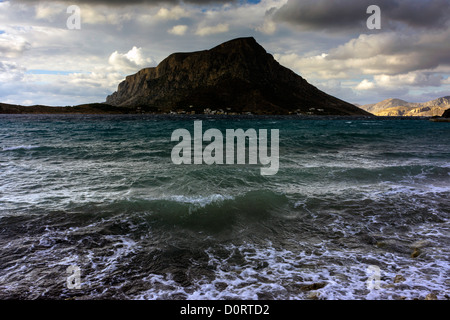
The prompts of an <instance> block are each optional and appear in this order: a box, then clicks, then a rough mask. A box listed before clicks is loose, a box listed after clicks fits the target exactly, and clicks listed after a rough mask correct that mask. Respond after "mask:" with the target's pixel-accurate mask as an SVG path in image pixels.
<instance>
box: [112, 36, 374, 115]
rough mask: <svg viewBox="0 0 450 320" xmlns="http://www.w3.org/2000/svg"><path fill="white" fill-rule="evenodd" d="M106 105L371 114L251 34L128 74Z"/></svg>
mask: <svg viewBox="0 0 450 320" xmlns="http://www.w3.org/2000/svg"><path fill="white" fill-rule="evenodd" d="M106 103H107V104H109V105H113V106H117V107H136V108H140V109H141V110H145V111H147V112H149V111H150V112H151V111H153V112H164V113H167V112H173V113H208V112H214V111H215V112H218V113H228V114H229V113H231V114H234V113H239V114H241V113H252V114H292V113H295V114H297V113H299V114H323V115H369V113H368V112H366V111H364V110H362V109H360V108H358V107H356V106H354V105H352V104H350V103H347V102H345V101H342V100H340V99H337V98H335V97H332V96H330V95H328V94H326V93H324V92H322V91H320V90H319V89H317V88H316V87H314V86H312V85H310V84H309V83H308V82H307V81H306V80H305V79H303V78H302V77H301V76H299V75H297V74H296V73H294V72H293V71H291V70H289V69H287V68H285V67H283V66H282V65H280V64H279V63H278V62H277V61H276V60H275V59H274V57H273V56H272V55H271V54H269V53H267V52H266V50H265V49H264V48H263V47H262V46H261V45H259V44H258V43H257V42H256V40H255V39H254V38H251V37H250V38H238V39H234V40H231V41H228V42H225V43H223V44H221V45H219V46H217V47H214V48H212V49H210V50H204V51H198V52H191V53H174V54H172V55H170V56H169V57H167V58H166V59H164V60H163V61H162V62H161V63H160V64H159V65H158V66H157V67H155V68H146V69H143V70H141V71H139V72H138V73H136V74H134V75H130V76H128V77H127V78H126V79H125V81H123V82H122V83H120V85H119V87H118V90H117V91H116V92H115V93H113V94H112V95H110V96H109V97H108V98H107V100H106Z"/></svg>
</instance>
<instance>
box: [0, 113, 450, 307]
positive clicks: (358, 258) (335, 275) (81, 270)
mask: <svg viewBox="0 0 450 320" xmlns="http://www.w3.org/2000/svg"><path fill="white" fill-rule="evenodd" d="M195 121H202V123H203V129H204V130H207V129H217V130H219V131H221V132H225V131H226V130H227V129H240V128H241V129H243V130H248V129H255V130H261V129H267V130H274V129H275V130H279V169H278V172H277V173H276V174H273V175H262V174H261V170H260V169H261V167H262V166H263V165H262V164H256V165H255V164H250V163H245V164H226V163H225V164H205V163H203V164H175V163H174V162H173V161H172V150H173V148H174V147H175V146H176V144H177V143H176V142H174V141H172V140H171V136H172V133H173V132H174V131H175V130H177V129H186V130H188V131H189V132H193V131H194V122H195ZM206 146H207V143H205V144H204V145H203V147H206ZM449 192H450V123H437V122H430V121H428V120H426V119H415V118H414V119H411V118H407V119H403V118H370V117H326V116H324V117H314V116H251V115H248V116H218V115H216V116H208V115H197V116H195V115H191V116H187V115H0V299H1V300H8V299H21V300H38V299H46V300H67V299H73V300H90V299H94V300H205V301H206V300H403V299H406V300H413V299H419V300H422V299H430V298H431V299H438V300H448V299H449V296H450V260H449V257H450V224H449V222H450V219H449V218H450V197H449Z"/></svg>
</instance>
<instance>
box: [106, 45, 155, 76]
mask: <svg viewBox="0 0 450 320" xmlns="http://www.w3.org/2000/svg"><path fill="white" fill-rule="evenodd" d="M108 62H109V64H110V65H111V66H112V67H113V68H114V70H117V71H121V72H123V73H127V72H136V71H139V69H141V68H143V67H148V66H149V65H151V64H153V63H154V61H153V60H152V59H151V58H146V57H145V55H144V54H143V50H142V48H137V47H133V48H132V49H131V50H130V51H128V52H127V53H119V52H118V51H114V52H113V53H112V54H111V55H110V56H109V60H108Z"/></svg>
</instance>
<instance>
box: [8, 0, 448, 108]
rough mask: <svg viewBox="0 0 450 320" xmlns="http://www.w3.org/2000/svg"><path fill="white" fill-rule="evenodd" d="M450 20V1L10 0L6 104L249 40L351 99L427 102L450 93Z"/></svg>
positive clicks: (86, 91)
mask: <svg viewBox="0 0 450 320" xmlns="http://www.w3.org/2000/svg"><path fill="white" fill-rule="evenodd" d="M73 5H75V6H77V7H78V8H79V9H80V18H81V19H80V28H79V29H77V28H75V29H73V28H69V27H68V25H70V26H74V23H75V22H76V20H74V19H73V18H74V16H73V13H74V11H70V10H69V12H68V8H70V6H73ZM370 5H377V6H379V7H380V9H381V29H379V30H377V29H369V28H368V27H367V20H368V19H369V17H370V16H371V14H370V13H369V14H368V13H367V8H368V7H369V6H370ZM68 22H69V24H68ZM449 25H450V0H352V1H350V0H234V1H228V0H184V1H181V0H169V1H162V0H131V1H122V0H111V1H106V0H94V1H88V0H78V1H77V0H60V1H32V0H9V1H5V0H3V1H2V0H0V102H4V103H12V104H23V105H33V104H46V105H55V106H56V105H62V106H65V105H77V104H81V103H88V102H103V101H105V100H106V96H107V95H109V94H111V93H112V92H114V91H115V90H116V88H117V86H118V84H119V83H120V81H122V80H123V79H124V77H125V76H126V75H128V74H132V73H135V72H137V71H139V70H140V69H141V68H144V67H152V66H156V65H157V64H158V63H159V62H161V61H162V60H163V59H164V58H165V57H167V56H168V55H169V54H171V53H173V52H180V51H181V52H189V51H197V50H203V49H209V48H212V47H214V46H216V45H218V44H220V43H222V42H225V41H227V40H230V39H233V38H237V37H248V36H253V37H254V38H255V39H256V40H257V41H258V42H259V43H260V44H261V45H262V46H264V48H265V49H266V50H267V51H268V52H270V53H271V54H273V55H274V57H275V58H276V59H277V60H278V61H279V62H280V63H281V64H282V65H284V66H286V67H288V68H290V69H292V70H293V71H295V72H297V73H298V74H299V75H301V76H302V77H304V78H305V79H306V80H308V81H309V82H310V83H311V84H313V85H315V86H317V87H318V88H320V89H322V90H324V91H326V92H327V93H330V94H332V95H335V96H337V97H339V98H341V99H344V100H346V101H349V102H352V103H359V104H366V103H374V102H378V101H381V100H383V99H387V98H400V99H404V100H407V101H410V102H422V101H428V100H432V99H435V98H438V97H442V96H449V95H450V77H449V76H450V28H449ZM75 26H76V25H75Z"/></svg>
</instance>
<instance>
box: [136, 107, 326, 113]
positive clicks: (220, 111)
mask: <svg viewBox="0 0 450 320" xmlns="http://www.w3.org/2000/svg"><path fill="white" fill-rule="evenodd" d="M193 108H194V106H189V109H190V110H184V109H178V110H176V111H173V110H171V111H169V112H168V114H196V113H198V112H196V111H194V110H192V109H193ZM136 112H137V113H146V112H144V110H143V109H142V108H141V107H137V109H136ZM322 112H325V110H324V109H316V108H309V111H307V112H304V111H302V110H301V109H297V110H295V111H292V112H289V114H290V115H315V114H320V113H322ZM202 114H208V115H251V114H252V113H251V112H234V111H232V109H231V108H225V110H224V109H218V110H213V109H211V108H204V109H203V113H202Z"/></svg>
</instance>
